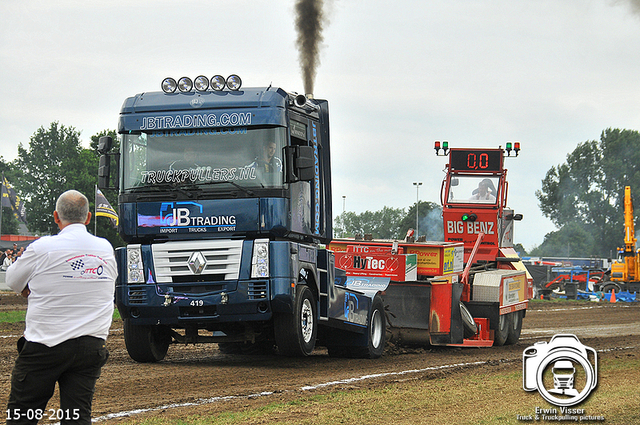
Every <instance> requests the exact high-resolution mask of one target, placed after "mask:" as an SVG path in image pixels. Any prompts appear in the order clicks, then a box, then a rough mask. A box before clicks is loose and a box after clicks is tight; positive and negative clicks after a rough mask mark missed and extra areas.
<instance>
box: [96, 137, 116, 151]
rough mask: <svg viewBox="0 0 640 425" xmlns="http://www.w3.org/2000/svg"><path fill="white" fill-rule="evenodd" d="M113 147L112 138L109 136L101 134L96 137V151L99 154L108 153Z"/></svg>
mask: <svg viewBox="0 0 640 425" xmlns="http://www.w3.org/2000/svg"><path fill="white" fill-rule="evenodd" d="M112 147H113V139H112V138H111V136H102V137H101V138H100V139H98V152H100V153H101V154H106V153H108V152H109V151H110V150H111V148H112Z"/></svg>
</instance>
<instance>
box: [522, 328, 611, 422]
mask: <svg viewBox="0 0 640 425" xmlns="http://www.w3.org/2000/svg"><path fill="white" fill-rule="evenodd" d="M597 383H598V356H597V353H596V351H595V350H594V349H593V348H591V347H587V346H586V345H583V344H582V343H581V342H580V340H579V339H578V338H577V337H576V336H575V335H570V334H560V335H555V336H553V337H552V338H551V341H549V342H548V343H547V342H546V341H543V342H537V343H535V344H534V345H532V346H530V347H527V348H526V349H525V350H524V352H523V353H522V387H523V389H524V390H525V391H536V390H537V391H538V392H539V393H540V395H541V396H542V398H544V399H545V400H546V401H548V402H549V403H551V404H553V405H555V406H558V407H559V408H560V409H559V410H558V409H556V408H551V409H546V408H545V409H542V408H539V407H536V410H535V413H534V414H533V415H518V418H517V419H518V420H520V421H534V420H535V421H539V420H541V419H542V420H545V421H576V422H577V421H580V422H582V421H604V417H602V416H589V415H586V413H585V409H577V408H569V407H570V406H575V405H576V404H578V403H580V402H582V401H584V400H585V399H586V398H587V397H588V396H589V394H590V393H591V391H593V390H594V389H595V388H596V385H597Z"/></svg>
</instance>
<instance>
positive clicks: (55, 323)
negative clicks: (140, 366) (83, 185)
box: [6, 190, 117, 424]
mask: <svg viewBox="0 0 640 425" xmlns="http://www.w3.org/2000/svg"><path fill="white" fill-rule="evenodd" d="M53 217H54V220H55V222H56V224H57V225H58V227H59V228H60V233H58V234H57V235H55V236H46V237H43V238H40V239H38V240H36V241H34V242H33V243H31V244H30V245H29V247H28V248H27V249H26V251H25V252H24V254H22V256H21V257H20V258H19V259H18V260H17V261H16V262H15V263H14V264H12V265H11V266H10V267H9V269H8V270H7V275H6V283H7V285H9V287H11V289H13V290H14V291H16V292H18V293H21V294H22V295H23V296H25V297H28V300H29V303H28V307H27V316H26V319H25V321H26V329H25V332H24V340H22V338H21V341H19V344H18V345H19V355H18V358H17V359H16V363H15V367H14V369H13V372H12V375H11V393H10V395H9V403H8V407H7V423H37V419H38V418H40V419H43V418H46V417H47V414H48V413H49V410H47V409H46V405H47V402H48V401H49V399H50V398H51V396H52V395H53V392H54V389H55V384H56V382H58V386H59V389H60V410H59V411H58V412H56V413H57V416H56V418H57V419H61V420H60V422H61V423H62V424H68V423H76V424H90V423H91V403H92V400H93V392H94V390H95V384H96V381H97V379H98V378H99V376H100V371H101V368H102V366H103V365H104V364H105V363H106V361H107V358H108V357H109V352H108V351H107V348H106V345H105V341H106V339H107V335H108V333H109V328H110V326H111V320H112V316H113V297H114V290H115V279H116V276H117V268H116V262H115V257H114V254H113V247H112V246H111V244H110V243H109V242H108V241H107V240H106V239H102V238H98V237H95V236H93V235H91V234H90V233H89V232H88V231H87V229H86V225H87V224H89V222H90V220H91V213H90V212H89V201H88V200H87V198H86V197H85V196H84V195H83V194H81V193H80V192H78V191H75V190H69V191H67V192H65V193H63V194H62V195H60V197H59V198H58V201H57V202H56V210H55V211H54V213H53Z"/></svg>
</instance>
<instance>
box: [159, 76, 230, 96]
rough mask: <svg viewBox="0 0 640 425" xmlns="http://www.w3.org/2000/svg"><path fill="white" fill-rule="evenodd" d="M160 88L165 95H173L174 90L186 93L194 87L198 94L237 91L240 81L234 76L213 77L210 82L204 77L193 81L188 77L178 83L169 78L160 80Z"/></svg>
mask: <svg viewBox="0 0 640 425" xmlns="http://www.w3.org/2000/svg"><path fill="white" fill-rule="evenodd" d="M161 87H162V91H163V92H165V93H175V92H176V90H179V91H180V92H182V93H188V92H190V91H192V90H193V89H194V87H195V89H196V90H197V91H199V92H206V91H207V90H209V88H211V90H214V91H222V90H224V89H228V90H231V91H238V90H240V87H242V79H241V78H240V77H239V76H237V75H236V74H231V75H229V76H228V77H227V78H226V79H225V78H224V77H223V76H222V75H214V76H213V77H211V80H209V79H208V78H207V77H205V76H204V75H199V76H198V77H196V79H195V80H191V78H189V77H182V78H180V79H179V80H178V82H176V80H175V79H173V78H171V77H167V78H165V79H164V80H162V84H161Z"/></svg>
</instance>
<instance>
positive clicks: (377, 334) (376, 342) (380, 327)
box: [358, 296, 387, 359]
mask: <svg viewBox="0 0 640 425" xmlns="http://www.w3.org/2000/svg"><path fill="white" fill-rule="evenodd" d="M367 332H369V343H368V345H367V347H366V348H361V349H360V352H359V354H360V355H359V356H358V357H361V358H365V359H377V358H379V357H381V356H382V353H384V344H385V342H386V336H387V320H386V317H385V315H384V305H383V304H382V299H381V298H380V297H379V296H376V297H375V298H374V299H373V304H372V305H371V311H370V312H369V329H367Z"/></svg>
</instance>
